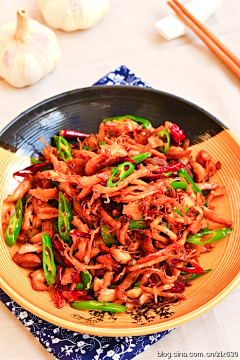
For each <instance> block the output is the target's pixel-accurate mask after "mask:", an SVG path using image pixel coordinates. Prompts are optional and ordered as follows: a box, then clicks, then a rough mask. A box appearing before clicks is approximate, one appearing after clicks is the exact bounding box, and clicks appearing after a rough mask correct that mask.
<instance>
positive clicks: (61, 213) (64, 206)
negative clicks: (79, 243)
mask: <svg viewBox="0 0 240 360" xmlns="http://www.w3.org/2000/svg"><path fill="white" fill-rule="evenodd" d="M72 220H73V213H72V210H71V208H70V206H69V204H68V202H67V200H66V199H65V196H64V195H63V193H62V192H59V200H58V232H59V235H60V238H61V239H63V240H64V241H66V242H68V243H69V242H70V241H71V238H70V236H69V235H68V233H69V231H70V230H71V221H72Z"/></svg>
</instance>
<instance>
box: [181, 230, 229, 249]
mask: <svg viewBox="0 0 240 360" xmlns="http://www.w3.org/2000/svg"><path fill="white" fill-rule="evenodd" d="M232 230H233V228H232V227H230V228H222V229H219V230H209V229H202V230H201V231H200V232H199V233H198V234H195V235H190V236H189V237H187V239H186V241H187V242H189V243H191V244H194V245H204V244H210V243H212V242H214V241H218V240H221V239H222V238H224V237H225V236H227V235H229V234H230V233H231V232H232ZM210 234H212V237H211V238H210V239H208V240H206V241H201V238H202V237H203V236H205V235H210Z"/></svg>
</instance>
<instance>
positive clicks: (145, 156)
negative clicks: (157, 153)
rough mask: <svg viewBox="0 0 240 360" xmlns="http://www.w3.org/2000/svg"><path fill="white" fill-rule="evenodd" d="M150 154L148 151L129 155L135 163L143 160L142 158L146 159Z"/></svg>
mask: <svg viewBox="0 0 240 360" xmlns="http://www.w3.org/2000/svg"><path fill="white" fill-rule="evenodd" d="M150 156H151V154H150V152H146V153H143V154H138V155H134V156H132V157H130V159H131V160H134V161H135V163H136V164H138V163H140V162H143V161H144V160H146V159H147V158H149V157H150Z"/></svg>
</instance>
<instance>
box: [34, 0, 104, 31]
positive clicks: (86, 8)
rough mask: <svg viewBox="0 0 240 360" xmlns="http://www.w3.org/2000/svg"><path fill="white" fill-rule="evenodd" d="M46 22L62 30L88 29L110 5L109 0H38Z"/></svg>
mask: <svg viewBox="0 0 240 360" xmlns="http://www.w3.org/2000/svg"><path fill="white" fill-rule="evenodd" d="M38 5H39V8H40V10H41V12H42V15H43V17H44V19H45V21H46V23H47V24H48V25H49V26H51V27H53V28H55V29H61V30H64V31H75V30H83V29H88V28H90V27H92V26H94V25H96V24H97V23H98V22H99V21H100V20H101V19H102V18H103V16H104V15H105V14H106V12H107V11H108V9H109V7H110V0H39V2H38Z"/></svg>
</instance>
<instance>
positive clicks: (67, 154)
mask: <svg viewBox="0 0 240 360" xmlns="http://www.w3.org/2000/svg"><path fill="white" fill-rule="evenodd" d="M54 140H55V141H56V145H57V150H58V153H59V155H60V156H61V158H62V159H63V160H64V161H65V162H67V161H68V160H69V159H72V151H71V148H70V146H69V143H68V141H67V140H66V139H64V138H63V137H62V136H54Z"/></svg>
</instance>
